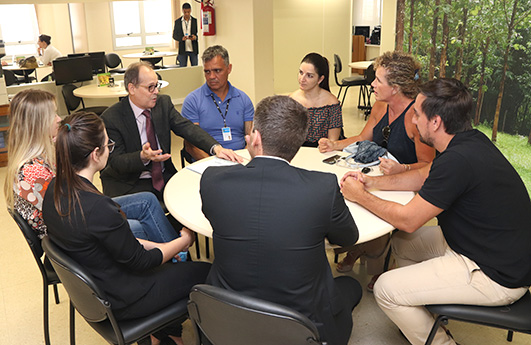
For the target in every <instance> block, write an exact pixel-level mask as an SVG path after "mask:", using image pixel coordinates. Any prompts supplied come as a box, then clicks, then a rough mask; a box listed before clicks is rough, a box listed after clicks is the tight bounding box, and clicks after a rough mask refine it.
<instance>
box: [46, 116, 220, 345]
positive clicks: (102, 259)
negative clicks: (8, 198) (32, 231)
mask: <svg viewBox="0 0 531 345" xmlns="http://www.w3.org/2000/svg"><path fill="white" fill-rule="evenodd" d="M108 156H109V138H108V136H107V132H106V131H105V126H104V124H103V121H102V120H101V119H100V118H99V117H98V116H97V115H95V114H92V113H76V114H73V115H71V116H68V117H67V118H66V119H65V120H63V122H62V124H61V126H60V128H59V131H58V135H57V141H56V164H57V173H56V178H55V179H54V180H52V182H51V183H50V186H49V188H48V190H47V192H46V195H45V198H44V205H43V216H44V220H45V222H46V224H47V225H48V234H49V236H50V238H51V239H52V241H53V242H54V243H56V244H57V245H58V246H59V247H61V249H62V250H64V251H65V252H66V253H67V254H68V255H69V256H70V257H72V259H74V260H75V261H77V262H78V263H79V264H81V265H83V266H85V267H86V268H87V269H88V270H89V271H90V273H91V274H92V275H93V276H94V278H95V279H96V280H97V281H98V283H99V285H100V286H101V287H102V288H103V289H104V291H105V292H106V294H107V295H108V297H109V300H110V301H111V305H112V308H113V311H114V313H115V315H116V316H117V318H118V319H122V320H124V319H133V318H138V317H143V316H147V315H150V314H153V313H156V311H157V310H159V309H161V308H163V307H165V306H167V305H169V304H172V303H174V302H177V301H178V300H181V299H184V298H187V296H188V293H189V291H190V289H191V287H192V286H193V285H195V284H199V283H202V282H204V281H205V278H206V276H207V274H208V271H209V270H210V264H208V263H194V262H179V263H176V264H171V263H167V262H168V260H170V259H172V258H173V257H175V256H176V255H177V254H178V253H179V252H181V251H186V250H187V248H188V247H189V246H190V245H191V244H192V243H193V240H194V236H193V233H192V232H191V231H190V230H188V229H186V228H183V230H182V231H181V237H179V238H177V239H175V240H173V241H171V242H167V243H154V242H150V241H145V240H137V239H136V238H135V237H134V236H133V234H132V233H131V231H130V229H129V225H128V223H127V219H126V218H125V217H124V214H123V212H121V210H120V207H119V206H118V205H117V204H116V203H115V202H114V201H113V200H112V199H111V198H109V197H106V196H104V195H103V194H101V193H100V192H99V191H98V190H97V189H96V187H95V186H94V185H93V184H92V180H93V177H94V174H95V173H96V172H97V171H100V170H101V169H103V168H104V167H105V165H106V164H107V159H108ZM180 331H181V330H180V327H178V329H177V330H175V329H174V330H173V332H172V333H170V336H171V338H172V339H173V340H174V341H175V343H176V344H182V339H181V338H180ZM152 343H153V344H158V343H159V340H158V339H157V338H154V337H152Z"/></svg>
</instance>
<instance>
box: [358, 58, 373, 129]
mask: <svg viewBox="0 0 531 345" xmlns="http://www.w3.org/2000/svg"><path fill="white" fill-rule="evenodd" d="M364 75H365V85H363V86H361V88H360V92H361V96H362V99H363V104H359V103H358V109H361V110H363V111H364V112H365V120H367V117H369V115H370V114H371V110H372V105H371V95H372V93H373V89H372V86H371V84H372V82H373V81H374V79H376V71H375V70H374V64H371V65H370V66H369V67H367V69H366V70H365V73H364Z"/></svg>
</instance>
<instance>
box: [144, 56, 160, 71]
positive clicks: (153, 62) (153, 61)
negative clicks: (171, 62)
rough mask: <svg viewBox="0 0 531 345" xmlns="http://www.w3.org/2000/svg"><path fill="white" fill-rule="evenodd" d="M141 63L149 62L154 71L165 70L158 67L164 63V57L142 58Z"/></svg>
mask: <svg viewBox="0 0 531 345" xmlns="http://www.w3.org/2000/svg"><path fill="white" fill-rule="evenodd" d="M140 61H144V62H148V63H150V64H151V66H153V69H161V68H164V66H159V65H157V64H158V63H159V62H161V61H162V57H143V58H140Z"/></svg>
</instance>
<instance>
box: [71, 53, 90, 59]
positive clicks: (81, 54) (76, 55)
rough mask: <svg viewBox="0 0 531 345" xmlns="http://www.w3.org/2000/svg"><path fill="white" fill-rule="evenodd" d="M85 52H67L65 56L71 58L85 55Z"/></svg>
mask: <svg viewBox="0 0 531 345" xmlns="http://www.w3.org/2000/svg"><path fill="white" fill-rule="evenodd" d="M85 55H86V53H79V54H77V53H76V54H68V55H67V57H69V58H71V57H82V56H85Z"/></svg>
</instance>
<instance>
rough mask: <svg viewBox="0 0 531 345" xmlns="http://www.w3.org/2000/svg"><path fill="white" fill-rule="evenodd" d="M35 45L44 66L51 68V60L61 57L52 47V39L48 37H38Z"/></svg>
mask: <svg viewBox="0 0 531 345" xmlns="http://www.w3.org/2000/svg"><path fill="white" fill-rule="evenodd" d="M37 45H38V46H39V49H38V51H39V56H40V57H41V58H40V60H41V62H42V64H43V65H44V66H51V65H52V61H53V60H55V59H57V58H58V57H61V56H63V54H61V52H60V51H59V50H58V49H57V48H55V47H54V46H52V37H50V36H48V35H40V36H39V40H38V41H37Z"/></svg>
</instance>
